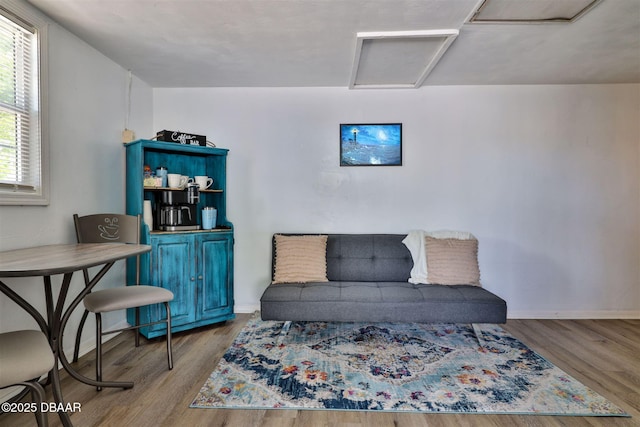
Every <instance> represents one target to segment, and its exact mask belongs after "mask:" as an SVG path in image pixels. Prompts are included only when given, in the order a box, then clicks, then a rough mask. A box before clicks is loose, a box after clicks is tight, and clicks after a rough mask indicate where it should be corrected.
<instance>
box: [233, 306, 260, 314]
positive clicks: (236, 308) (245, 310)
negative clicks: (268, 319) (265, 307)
mask: <svg viewBox="0 0 640 427" xmlns="http://www.w3.org/2000/svg"><path fill="white" fill-rule="evenodd" d="M256 311H260V304H251V305H236V306H234V307H233V312H234V313H255V312H256Z"/></svg>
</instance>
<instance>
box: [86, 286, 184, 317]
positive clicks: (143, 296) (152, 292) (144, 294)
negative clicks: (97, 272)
mask: <svg viewBox="0 0 640 427" xmlns="http://www.w3.org/2000/svg"><path fill="white" fill-rule="evenodd" d="M172 300H173V292H171V291H170V290H168V289H164V288H160V287H157V286H145V285H139V286H121V287H118V288H113V289H101V290H99V291H93V292H91V293H90V294H89V295H87V296H86V297H84V299H83V300H82V302H83V303H84V306H85V308H86V309H87V310H89V311H90V312H92V313H104V312H108V311H114V310H123V309H125V308H134V307H142V306H145V305H149V304H157V303H161V302H167V301H172Z"/></svg>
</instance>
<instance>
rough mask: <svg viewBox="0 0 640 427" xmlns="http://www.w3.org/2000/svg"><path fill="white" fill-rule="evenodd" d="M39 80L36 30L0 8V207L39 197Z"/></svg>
mask: <svg viewBox="0 0 640 427" xmlns="http://www.w3.org/2000/svg"><path fill="white" fill-rule="evenodd" d="M38 75H39V64H38V33H37V29H36V28H35V27H34V26H32V25H30V24H28V23H27V22H26V21H23V20H22V19H20V17H18V16H16V15H13V14H11V13H10V12H9V11H6V10H4V9H2V8H0V200H2V202H3V203H12V204H22V203H24V202H25V200H27V203H25V204H34V203H37V200H38V199H39V197H40V196H42V193H43V182H42V181H43V174H42V156H41V151H42V150H41V148H42V147H41V134H40V100H39V76H38ZM2 196H5V197H2ZM21 196H22V197H21ZM34 196H35V198H34ZM34 200H36V202H34ZM37 204H41V203H37Z"/></svg>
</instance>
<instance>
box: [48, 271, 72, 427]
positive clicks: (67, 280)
mask: <svg viewBox="0 0 640 427" xmlns="http://www.w3.org/2000/svg"><path fill="white" fill-rule="evenodd" d="M72 276H73V273H66V274H65V275H64V277H63V279H62V286H61V288H60V293H59V295H58V302H57V304H56V306H55V307H54V306H53V293H52V289H51V277H50V276H45V277H44V289H45V299H46V302H47V317H48V318H49V331H50V332H49V342H50V344H51V350H52V351H53V358H54V360H56V361H57V360H59V359H60V360H61V358H60V356H61V355H62V353H63V350H62V334H61V333H60V331H61V328H60V323H61V322H60V315H61V313H62V309H63V306H64V300H65V299H66V297H67V293H68V292H69V285H70V284H71V277H72ZM63 365H64V364H63ZM50 374H51V382H52V386H51V387H52V389H53V390H52V391H53V397H54V399H55V401H56V403H57V404H58V405H60V406H61V407H65V405H64V398H63V397H62V388H61V387H60V371H59V370H58V364H57V363H56V364H55V365H54V367H53V369H52V371H51V373H50ZM58 416H59V417H60V421H62V425H64V426H65V427H70V426H72V425H73V424H72V423H71V418H70V417H69V414H67V413H66V412H64V411H58Z"/></svg>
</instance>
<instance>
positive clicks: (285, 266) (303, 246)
mask: <svg viewBox="0 0 640 427" xmlns="http://www.w3.org/2000/svg"><path fill="white" fill-rule="evenodd" d="M275 238H276V249H275V250H276V254H275V257H276V262H275V271H274V274H273V282H272V283H306V282H328V281H329V280H328V279H327V236H309V235H307V236H284V235H281V234H276V236H275Z"/></svg>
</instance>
